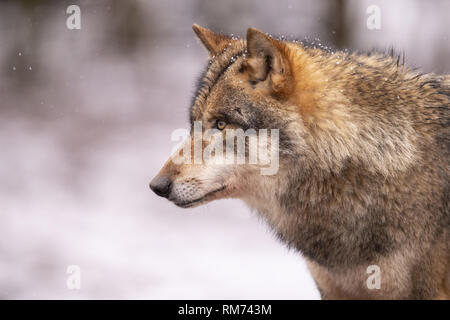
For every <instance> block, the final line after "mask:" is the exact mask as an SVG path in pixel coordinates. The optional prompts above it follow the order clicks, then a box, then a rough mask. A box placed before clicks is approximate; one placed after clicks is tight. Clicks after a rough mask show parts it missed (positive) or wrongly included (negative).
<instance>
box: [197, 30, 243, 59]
mask: <svg viewBox="0 0 450 320" xmlns="http://www.w3.org/2000/svg"><path fill="white" fill-rule="evenodd" d="M192 29H193V30H194V32H195V34H196V35H197V37H198V38H199V39H200V41H201V42H202V43H203V45H204V46H205V47H206V49H208V51H209V54H210V55H211V56H215V55H216V54H217V53H219V52H220V51H221V50H223V48H225V47H226V46H227V45H229V44H230V43H232V42H234V41H236V40H235V39H233V38H231V37H229V36H225V35H222V34H219V33H215V32H212V31H211V30H208V29H206V28H202V27H200V26H199V25H198V24H194V25H193V26H192Z"/></svg>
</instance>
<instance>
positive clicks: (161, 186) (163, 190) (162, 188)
mask: <svg viewBox="0 0 450 320" xmlns="http://www.w3.org/2000/svg"><path fill="white" fill-rule="evenodd" d="M150 189H152V190H153V192H154V193H156V194H157V195H158V196H160V197H164V198H167V197H169V194H170V191H171V190H172V181H171V180H170V179H169V178H167V177H155V178H154V179H153V180H152V182H150Z"/></svg>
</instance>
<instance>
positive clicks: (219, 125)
mask: <svg viewBox="0 0 450 320" xmlns="http://www.w3.org/2000/svg"><path fill="white" fill-rule="evenodd" d="M226 126H227V123H226V122H225V121H222V120H217V122H216V127H217V129H219V130H223V129H225V127H226Z"/></svg>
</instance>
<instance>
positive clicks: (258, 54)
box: [150, 25, 302, 207]
mask: <svg viewBox="0 0 450 320" xmlns="http://www.w3.org/2000/svg"><path fill="white" fill-rule="evenodd" d="M193 29H194V31H195V33H196V34H197V36H198V37H199V39H200V40H201V42H202V43H203V44H204V46H205V47H206V48H207V50H208V52H209V55H210V60H209V64H208V67H207V69H206V71H205V72H204V74H203V75H202V77H201V78H200V81H199V83H198V88H197V90H196V94H195V96H194V99H193V102H192V106H191V109H190V120H191V135H190V138H189V139H187V141H186V142H185V144H184V145H183V146H182V147H181V148H180V150H179V151H177V152H175V153H174V154H173V155H172V157H171V158H170V159H169V160H168V161H167V163H166V164H165V165H164V167H163V168H162V169H161V171H160V172H159V174H158V175H157V176H156V177H155V178H154V179H153V180H152V182H151V184H150V187H151V189H152V190H153V191H154V192H155V193H156V194H158V195H160V196H163V197H166V198H168V199H169V200H171V201H172V202H174V203H175V204H176V205H178V206H181V207H192V206H195V205H199V204H202V203H205V202H208V201H211V200H214V199H219V198H224V197H239V198H244V197H246V196H249V197H250V193H253V191H252V189H254V188H252V186H254V185H256V183H257V184H258V185H260V184H261V181H263V184H267V185H268V186H269V185H271V184H273V183H276V181H278V178H277V175H278V169H279V168H278V166H279V165H283V164H282V163H280V164H279V163H278V159H279V158H278V156H279V155H280V154H283V153H292V151H289V150H292V148H289V144H290V141H291V140H292V137H289V135H288V134H287V132H288V131H293V132H296V135H301V132H302V128H301V127H299V125H298V124H299V123H300V122H299V121H298V120H299V115H298V113H297V112H295V111H294V110H290V109H289V107H288V106H287V100H288V96H289V91H290V90H292V88H291V87H292V81H290V80H291V77H292V75H291V66H290V64H289V62H288V60H287V59H286V56H285V55H286V54H287V52H286V49H285V45H284V44H283V43H281V42H279V41H276V40H274V39H272V38H270V37H269V36H267V35H266V34H264V33H263V32H261V31H259V30H256V29H249V30H248V32H247V40H246V41H245V40H243V39H237V38H233V37H229V36H225V35H221V34H217V33H214V32H212V31H209V30H207V29H204V28H201V27H199V26H197V25H194V26H193ZM197 127H198V129H197ZM292 127H295V128H292ZM205 136H209V139H208V138H207V139H205ZM212 138H214V139H212ZM279 138H280V139H279ZM295 138H296V139H295V140H296V141H298V140H299V139H298V137H295ZM239 139H244V140H243V142H242V141H238V140H239ZM206 140H208V141H206ZM230 141H231V142H233V141H234V142H235V144H236V148H234V146H233V147H232V148H231V149H230V147H229V145H228V146H227V144H229V142H230ZM253 142H255V144H252V143H253ZM241 143H242V144H241ZM240 144H241V146H243V149H240V150H239V148H238V147H239V145H240ZM213 146H214V147H213ZM222 146H223V153H222V152H221V151H217V150H218V149H219V147H222ZM255 147H256V150H251V149H252V148H255ZM211 149H214V151H212V152H211ZM263 149H265V150H263ZM253 151H255V153H256V154H254V153H253V154H252V152H253ZM263 151H264V152H266V154H267V157H266V159H265V160H266V161H263V160H262V158H263V157H261V154H262V153H263ZM239 152H241V153H240V155H241V156H243V160H244V161H239V159H237V156H238V154H239ZM197 153H198V154H200V157H199V159H196V158H195V156H196V155H197ZM219 153H220V154H219ZM230 153H231V155H232V156H233V155H234V157H233V159H234V160H233V161H227V159H228V160H229V159H230V158H229V157H230ZM207 154H209V155H211V154H212V155H213V157H214V161H207V160H206V159H205V158H206V157H207ZM252 156H255V157H256V158H257V159H256V161H253V162H252V161H251V159H249V157H250V158H251V157H252ZM180 157H182V160H180V159H181V158H180ZM227 157H228V158H227ZM241 160H242V159H241ZM254 160H255V159H254ZM264 169H266V171H267V172H264ZM255 180H258V181H255Z"/></svg>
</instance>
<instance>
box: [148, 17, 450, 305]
mask: <svg viewBox="0 0 450 320" xmlns="http://www.w3.org/2000/svg"><path fill="white" fill-rule="evenodd" d="M193 29H194V31H195V33H196V35H197V36H198V38H199V39H200V41H201V42H202V43H203V45H204V46H205V47H206V49H207V51H208V52H209V62H208V65H207V68H206V70H205V71H204V73H203V75H202V76H201V78H200V80H199V83H198V88H197V90H196V94H195V96H194V99H193V101H192V106H191V109H190V120H191V123H192V124H193V123H194V122H196V121H200V122H201V123H202V125H203V130H207V129H215V130H218V131H219V132H220V134H223V135H224V134H225V133H226V132H227V131H228V130H232V129H237V128H240V129H243V130H246V129H249V128H255V129H261V128H266V129H278V130H279V144H278V148H279V169H278V171H277V173H276V174H273V175H262V174H260V171H259V170H258V168H259V167H260V165H258V164H248V163H245V164H222V165H219V164H218V165H212V164H209V163H205V162H202V163H189V162H183V163H180V162H176V161H174V156H175V155H177V154H179V153H181V151H180V152H175V153H174V154H173V155H172V156H171V157H170V158H169V160H168V161H167V162H166V164H165V165H164V166H163V168H162V169H161V171H160V172H159V173H158V174H157V176H156V177H155V178H154V179H153V180H152V181H151V183H150V188H151V189H152V190H153V191H154V192H155V193H156V194H157V195H159V196H162V197H166V198H168V200H170V201H172V202H173V203H174V204H176V205H178V206H180V207H183V208H188V207H194V206H198V205H201V204H204V203H207V202H209V201H213V200H216V199H222V198H238V199H241V200H243V201H244V202H245V203H246V204H247V205H248V206H249V207H250V208H252V209H253V210H255V211H256V212H258V214H259V215H260V216H261V217H262V218H263V219H264V220H265V221H266V222H267V223H268V225H269V226H270V227H271V228H272V229H273V230H274V233H275V234H276V235H277V237H278V238H279V239H280V240H281V241H282V242H283V243H285V244H286V245H287V246H288V247H289V248H293V249H295V250H297V251H298V252H299V253H300V254H302V255H303V256H304V257H305V259H306V261H307V265H308V268H309V270H310V272H311V274H312V276H313V278H314V280H315V283H316V285H317V287H318V290H319V292H320V294H321V297H322V298H323V299H449V298H450V209H449V198H450V184H449V171H450V170H449V169H450V165H449V150H450V135H449V134H450V132H449V122H450V121H449V120H450V116H449V107H450V76H449V75H443V76H439V75H433V74H422V73H419V72H418V71H416V70H414V69H411V68H408V67H406V66H405V62H404V58H403V61H402V59H401V58H400V56H396V55H395V54H385V53H378V52H370V53H351V52H347V51H335V50H328V49H326V48H324V47H321V46H314V45H308V44H305V43H302V42H297V41H286V40H282V39H275V38H273V37H271V36H270V35H267V34H265V33H264V32H262V31H260V30H257V29H254V28H250V29H248V30H247V35H246V39H243V38H236V37H231V36H227V35H223V34H218V33H215V32H213V31H211V30H208V29H205V28H202V27H200V26H198V25H194V26H193ZM194 140H195V138H194V137H192V136H191V138H189V139H188V141H194ZM189 148H191V147H190V146H189ZM201 148H203V149H204V148H205V144H204V143H203V144H200V149H201ZM374 267H375V269H374ZM371 268H372V269H371ZM370 270H378V274H376V275H375V274H370V272H369V271H370ZM368 272H369V273H368ZM373 276H377V278H376V280H377V281H378V285H375V287H374V286H371V285H370V283H369V282H370V281H371V279H370V278H371V277H373ZM369 280H370V281H369Z"/></svg>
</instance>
